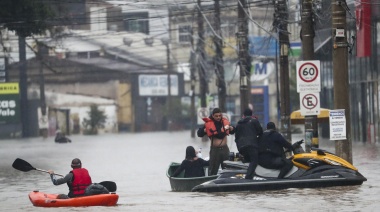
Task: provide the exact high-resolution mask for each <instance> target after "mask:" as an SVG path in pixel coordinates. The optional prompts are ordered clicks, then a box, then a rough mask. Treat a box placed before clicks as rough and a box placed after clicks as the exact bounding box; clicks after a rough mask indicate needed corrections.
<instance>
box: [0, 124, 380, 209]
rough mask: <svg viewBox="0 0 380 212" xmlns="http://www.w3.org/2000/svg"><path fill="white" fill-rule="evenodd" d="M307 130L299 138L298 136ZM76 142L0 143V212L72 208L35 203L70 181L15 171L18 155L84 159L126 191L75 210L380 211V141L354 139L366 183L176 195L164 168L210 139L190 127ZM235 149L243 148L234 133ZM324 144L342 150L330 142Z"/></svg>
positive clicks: (63, 164) (66, 164)
mask: <svg viewBox="0 0 380 212" xmlns="http://www.w3.org/2000/svg"><path fill="white" fill-rule="evenodd" d="M301 137H302V135H296V136H293V140H294V141H297V138H301ZM71 138H72V140H73V142H72V143H68V144H56V143H54V142H53V138H49V139H47V140H43V139H42V138H32V139H16V140H0V211H53V210H54V211H67V210H68V209H67V208H55V209H46V208H38V207H34V206H33V205H32V204H31V202H30V201H29V199H28V193H29V192H31V191H33V190H40V191H43V192H47V193H67V192H68V189H67V186H66V185H61V186H54V185H52V183H51V181H50V177H49V175H48V174H46V173H43V172H38V171H29V172H21V171H18V170H15V169H13V168H12V166H11V165H12V163H13V161H14V160H15V159H16V158H18V157H19V158H22V159H24V160H26V161H28V162H29V163H31V164H32V165H33V166H34V167H36V168H40V169H44V170H48V169H53V170H54V171H55V172H56V173H60V174H66V173H67V172H69V171H70V169H71V168H70V163H71V160H72V159H73V158H75V157H79V158H80V159H81V160H82V163H83V166H84V167H86V168H87V169H88V170H89V171H90V174H91V176H92V179H93V181H94V182H100V181H105V180H111V181H115V182H116V183H117V186H118V190H117V193H118V194H119V195H120V198H119V202H118V205H117V206H115V207H91V208H89V207H88V208H70V211H229V212H231V211H248V210H249V211H311V210H318V211H378V208H379V207H380V203H379V194H380V183H379V181H380V177H379V176H380V171H379V169H380V157H379V145H377V146H376V145H363V144H361V143H354V145H353V158H354V165H355V166H356V167H357V168H359V171H360V172H361V173H362V174H363V175H364V176H365V177H367V179H368V181H367V182H364V184H363V185H361V186H347V187H331V188H318V189H286V190H279V191H262V192H231V193H193V192H183V193H179V192H172V191H171V189H170V184H169V180H168V179H167V177H166V175H165V173H166V169H167V167H168V166H169V164H170V162H172V161H176V162H181V161H182V160H183V158H184V157H185V148H186V146H188V145H193V146H194V147H195V148H196V149H197V148H199V147H202V149H203V157H205V156H207V155H208V152H209V142H202V141H201V139H199V138H194V139H192V138H191V137H190V132H189V131H182V132H155V133H144V134H112V135H109V134H107V135H99V136H83V135H77V136H72V137H71ZM229 146H230V149H231V151H235V152H236V146H235V144H234V142H233V137H232V136H230V138H229ZM320 148H324V149H326V150H329V151H332V152H335V150H334V146H333V145H331V144H329V142H328V141H325V142H321V144H320Z"/></svg>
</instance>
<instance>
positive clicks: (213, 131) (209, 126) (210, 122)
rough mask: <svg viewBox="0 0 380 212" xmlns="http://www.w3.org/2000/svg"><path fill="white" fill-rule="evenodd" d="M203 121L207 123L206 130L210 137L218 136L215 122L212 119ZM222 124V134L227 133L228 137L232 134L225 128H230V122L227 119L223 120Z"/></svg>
mask: <svg viewBox="0 0 380 212" xmlns="http://www.w3.org/2000/svg"><path fill="white" fill-rule="evenodd" d="M202 119H203V121H204V122H205V128H206V133H207V136H208V137H211V136H213V135H216V134H218V131H217V130H216V127H215V124H214V121H213V120H212V119H210V118H202ZM222 123H223V127H222V129H221V132H225V133H226V134H227V135H228V134H230V130H229V129H225V128H224V127H225V126H227V125H228V126H229V125H230V122H229V121H228V120H227V119H225V118H222Z"/></svg>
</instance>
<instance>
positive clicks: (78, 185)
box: [70, 168, 92, 196]
mask: <svg viewBox="0 0 380 212" xmlns="http://www.w3.org/2000/svg"><path fill="white" fill-rule="evenodd" d="M71 172H72V173H73V175H74V176H73V179H74V180H73V182H72V183H71V189H70V190H71V191H72V192H73V195H74V196H77V195H82V194H84V190H85V189H86V188H87V186H89V185H90V184H91V183H92V181H91V177H90V174H89V173H88V171H87V169H85V168H80V169H73V170H72V171H71Z"/></svg>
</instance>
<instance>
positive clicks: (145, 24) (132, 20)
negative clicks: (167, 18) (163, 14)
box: [124, 12, 149, 35]
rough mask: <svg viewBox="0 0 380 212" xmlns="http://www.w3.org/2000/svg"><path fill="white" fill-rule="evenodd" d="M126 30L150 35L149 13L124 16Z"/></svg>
mask: <svg viewBox="0 0 380 212" xmlns="http://www.w3.org/2000/svg"><path fill="white" fill-rule="evenodd" d="M124 28H125V30H126V31H129V32H141V33H145V34H147V35H149V15H148V12H138V13H127V14H125V15H124Z"/></svg>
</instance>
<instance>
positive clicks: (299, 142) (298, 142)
mask: <svg viewBox="0 0 380 212" xmlns="http://www.w3.org/2000/svg"><path fill="white" fill-rule="evenodd" d="M303 143H304V142H303V139H301V140H299V141H297V142H295V143H294V144H292V147H293V150H294V149H296V148H298V147H300V146H301V144H303ZM285 152H291V150H290V149H287V150H286V151H285Z"/></svg>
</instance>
